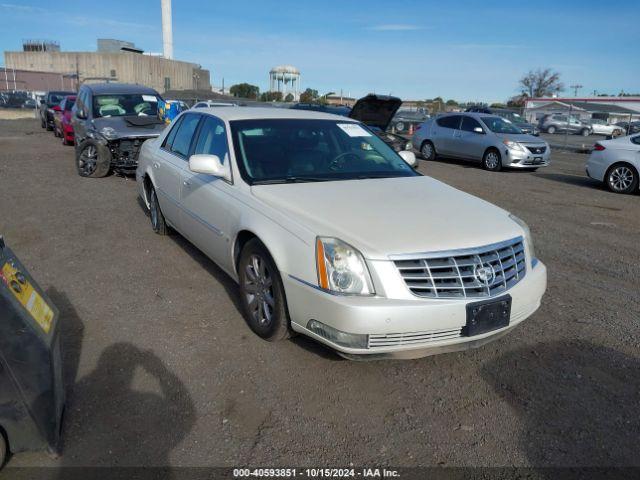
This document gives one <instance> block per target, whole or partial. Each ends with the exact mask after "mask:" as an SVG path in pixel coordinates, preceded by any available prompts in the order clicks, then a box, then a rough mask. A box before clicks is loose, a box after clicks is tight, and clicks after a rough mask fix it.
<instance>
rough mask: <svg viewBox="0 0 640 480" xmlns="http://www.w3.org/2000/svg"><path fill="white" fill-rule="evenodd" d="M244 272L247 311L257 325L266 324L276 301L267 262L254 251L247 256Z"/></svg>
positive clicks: (271, 317) (270, 317) (270, 320)
mask: <svg viewBox="0 0 640 480" xmlns="http://www.w3.org/2000/svg"><path fill="white" fill-rule="evenodd" d="M245 274H246V275H245V279H244V286H243V287H244V293H245V298H246V300H247V305H248V307H249V313H250V314H251V316H252V317H253V320H255V321H256V322H257V324H258V325H260V326H268V325H269V324H270V323H271V322H272V320H273V316H274V310H275V306H276V302H275V298H274V295H273V279H272V277H271V272H270V271H269V267H268V265H267V262H265V260H264V259H263V258H262V257H261V256H260V255H257V254H255V253H254V254H253V255H251V257H249V262H247V266H246V267H245Z"/></svg>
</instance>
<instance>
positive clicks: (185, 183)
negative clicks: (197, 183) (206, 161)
mask: <svg viewBox="0 0 640 480" xmlns="http://www.w3.org/2000/svg"><path fill="white" fill-rule="evenodd" d="M182 185H184V186H185V187H190V186H191V183H190V182H187V181H186V180H185V181H183V182H182Z"/></svg>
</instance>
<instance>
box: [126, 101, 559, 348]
mask: <svg viewBox="0 0 640 480" xmlns="http://www.w3.org/2000/svg"><path fill="white" fill-rule="evenodd" d="M414 162H415V157H414V156H413V154H412V153H410V152H400V154H397V153H395V152H394V151H393V150H392V149H391V148H390V147H388V146H387V145H386V144H385V143H384V142H383V141H382V140H380V138H378V137H377V136H376V135H375V134H373V133H372V132H371V131H370V130H369V129H368V128H367V127H366V126H364V125H363V124H361V123H359V122H356V121H354V120H351V119H348V118H344V117H339V116H335V115H329V114H323V113H318V112H310V111H304V110H288V109H270V108H269V109H265V108H233V107H230V108H225V107H218V108H215V109H213V108H212V109H208V108H203V109H198V110H197V111H194V110H189V111H187V112H183V113H182V114H181V115H179V116H178V117H177V118H176V120H175V121H174V122H173V123H172V125H171V126H170V127H169V128H167V129H166V130H165V132H164V133H163V134H162V135H161V136H160V137H159V138H157V139H155V140H150V141H147V142H145V143H144V145H143V147H142V149H141V153H140V159H139V167H138V170H137V182H138V186H139V193H140V195H141V197H142V199H143V201H144V203H145V204H146V206H147V207H148V208H149V211H150V217H151V224H152V227H153V229H154V230H155V231H156V232H157V233H158V234H161V235H164V234H166V233H167V232H168V231H169V228H170V227H171V228H173V229H175V230H177V231H178V232H180V233H181V234H182V235H184V236H185V237H186V238H187V239H188V240H189V241H191V242H192V243H193V244H195V245H196V246H197V247H198V248H199V249H201V250H202V251H203V252H204V253H205V254H206V255H207V256H209V257H210V258H211V259H212V260H213V261H214V262H216V263H217V264H218V265H219V266H220V267H221V268H222V269H223V270H225V271H226V272H227V273H228V274H229V275H230V276H231V277H232V278H233V279H234V280H235V281H237V282H238V284H239V286H240V295H241V304H242V306H243V310H244V312H243V313H244V315H245V317H246V321H247V323H248V325H249V327H250V328H251V329H252V330H253V331H254V332H255V333H256V334H257V335H259V336H260V337H262V338H264V339H267V340H280V339H284V338H286V337H287V336H289V335H290V334H291V333H292V332H298V333H302V334H304V335H308V336H309V337H312V338H314V339H316V340H317V341H319V342H322V343H324V344H326V345H328V346H330V347H331V348H333V349H335V350H336V351H337V352H338V353H340V354H341V355H343V356H345V357H347V358H352V359H375V358H385V357H395V358H417V357H421V356H426V355H431V354H434V353H440V352H450V351H456V350H463V349H467V348H471V347H477V346H480V345H482V344H484V343H487V342H489V341H491V340H493V339H496V338H498V337H500V336H502V335H503V334H505V333H506V332H508V331H509V330H510V329H512V328H514V327H515V326H516V325H518V324H519V323H521V322H522V321H523V320H525V319H526V318H527V317H529V316H530V315H531V314H532V313H534V312H535V311H536V310H537V309H538V307H539V306H540V301H541V298H542V296H543V294H544V292H545V289H546V280H547V274H546V268H545V266H544V265H543V264H542V263H541V262H540V261H538V259H537V258H536V257H535V253H534V249H533V243H532V241H531V236H530V234H529V229H528V228H527V226H526V224H525V223H524V222H522V221H521V220H519V219H518V218H516V217H514V216H513V215H510V214H509V213H508V212H506V211H504V210H502V209H500V208H498V207H496V206H494V205H491V204H490V203H487V202H485V201H483V200H480V199H478V198H475V197H473V196H471V195H468V194H466V193H464V192H461V191H459V190H456V189H454V188H452V187H449V186H447V185H445V184H444V183H441V182H439V181H436V180H434V179H432V178H429V177H425V176H422V175H420V174H419V173H417V172H416V171H415V170H414V169H413V168H412V164H413V163H414ZM203 294H206V292H203Z"/></svg>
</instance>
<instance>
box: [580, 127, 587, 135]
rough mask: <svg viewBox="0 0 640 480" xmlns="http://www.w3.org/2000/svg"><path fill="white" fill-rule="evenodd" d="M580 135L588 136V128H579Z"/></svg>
mask: <svg viewBox="0 0 640 480" xmlns="http://www.w3.org/2000/svg"><path fill="white" fill-rule="evenodd" d="M580 135H582V136H583V137H588V136H589V129H588V128H583V129H582V130H580Z"/></svg>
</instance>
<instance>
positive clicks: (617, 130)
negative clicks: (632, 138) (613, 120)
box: [591, 119, 624, 137]
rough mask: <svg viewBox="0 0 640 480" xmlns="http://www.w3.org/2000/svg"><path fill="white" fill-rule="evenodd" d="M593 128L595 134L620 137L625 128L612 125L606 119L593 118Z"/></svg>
mask: <svg viewBox="0 0 640 480" xmlns="http://www.w3.org/2000/svg"><path fill="white" fill-rule="evenodd" d="M591 128H592V130H593V134H594V135H613V136H614V137H618V136H620V135H624V129H623V128H622V127H619V126H618V125H610V124H608V123H607V122H605V121H604V120H599V119H592V120H591Z"/></svg>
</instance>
